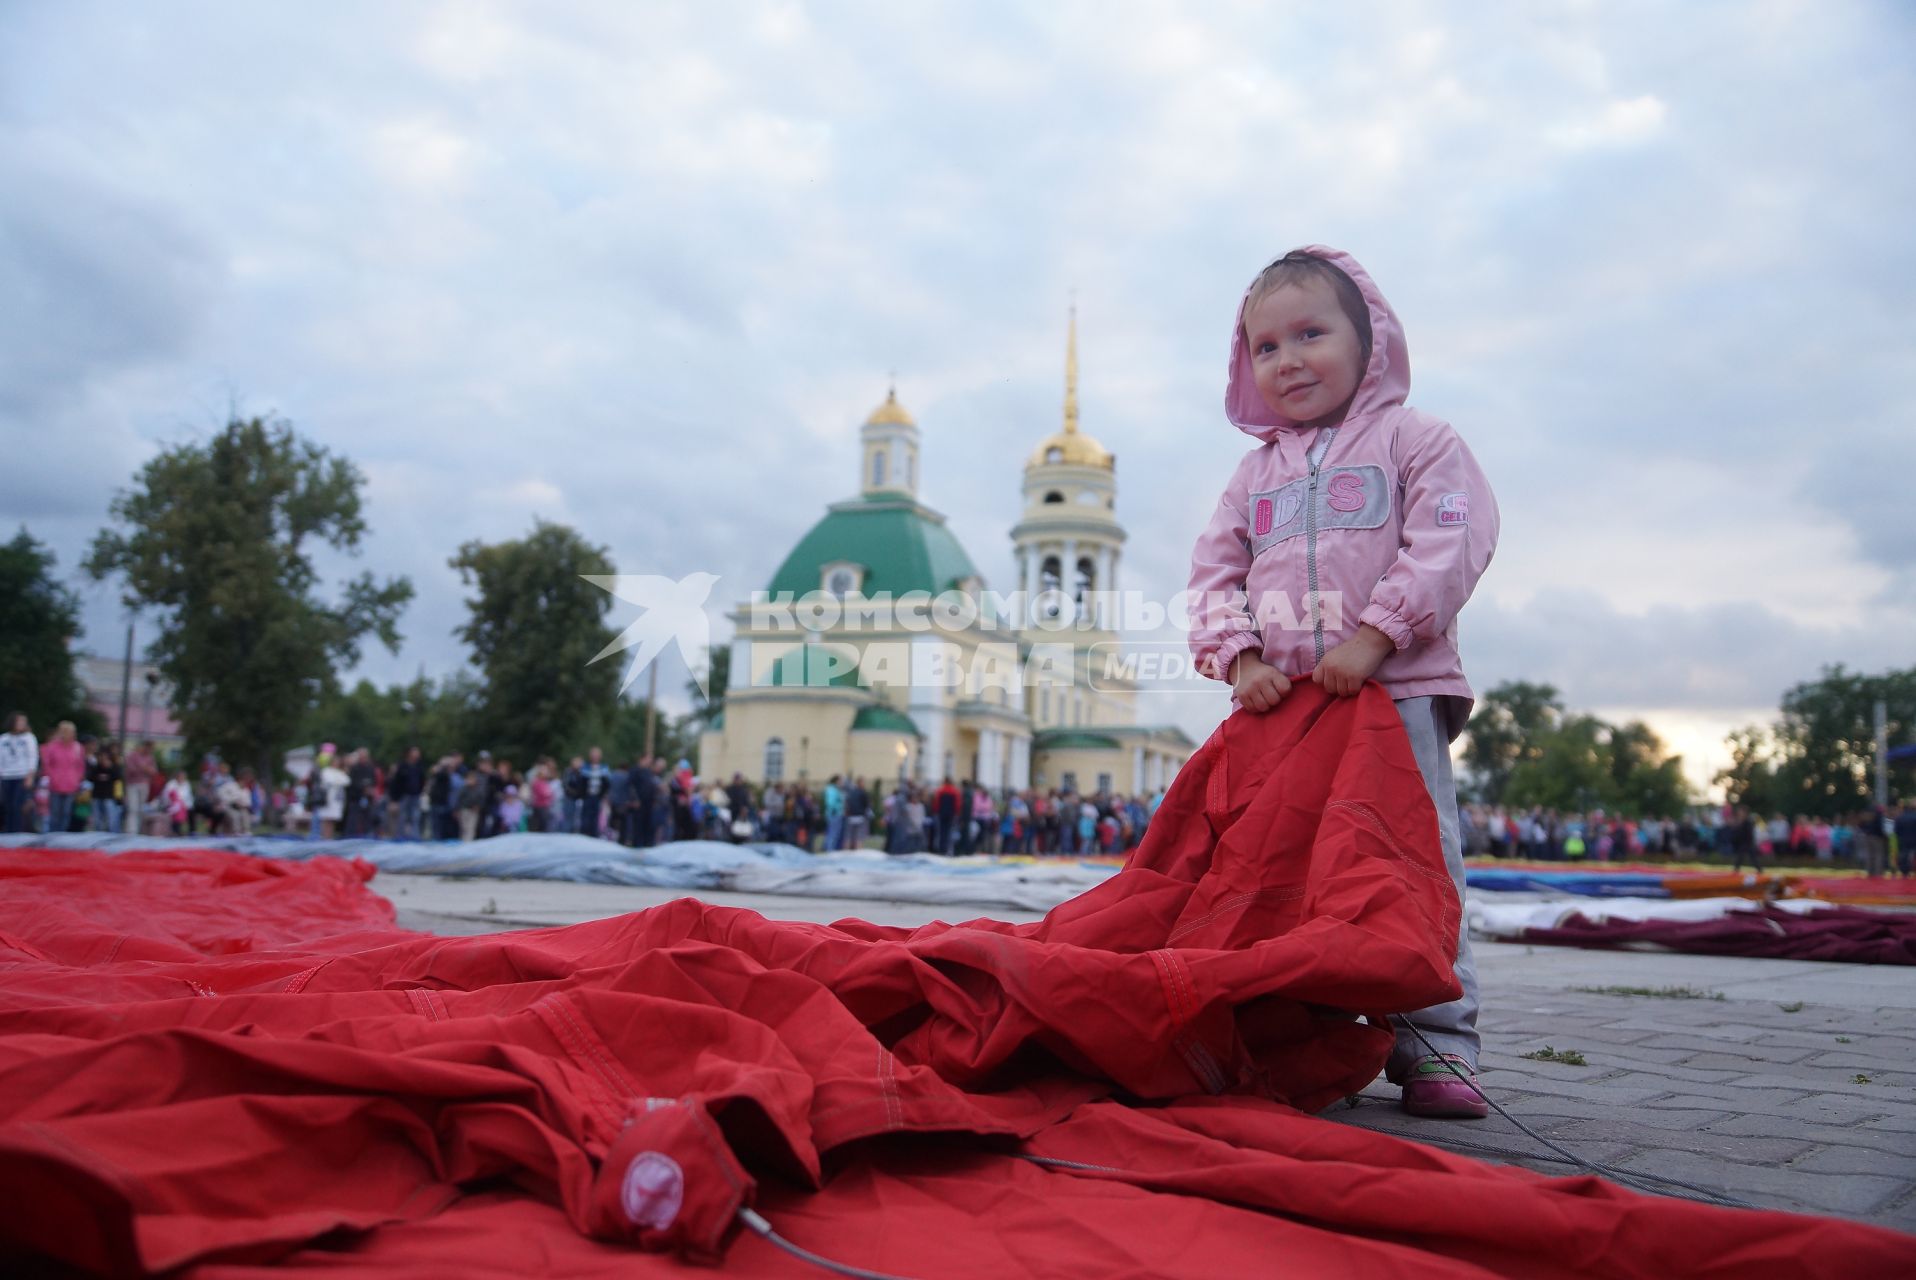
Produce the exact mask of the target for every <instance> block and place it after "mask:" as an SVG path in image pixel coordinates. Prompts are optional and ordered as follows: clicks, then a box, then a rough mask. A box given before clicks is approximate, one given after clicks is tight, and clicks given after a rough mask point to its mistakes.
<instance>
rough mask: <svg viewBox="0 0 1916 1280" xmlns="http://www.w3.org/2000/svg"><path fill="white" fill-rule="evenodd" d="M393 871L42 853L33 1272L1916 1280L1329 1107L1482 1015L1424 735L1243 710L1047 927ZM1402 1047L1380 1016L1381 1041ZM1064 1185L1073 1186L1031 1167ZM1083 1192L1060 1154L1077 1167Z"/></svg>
mask: <svg viewBox="0 0 1916 1280" xmlns="http://www.w3.org/2000/svg"><path fill="white" fill-rule="evenodd" d="M370 874H371V873H370V871H369V869H367V868H365V867H363V866H358V865H354V864H349V863H344V862H339V861H336V860H329V859H315V860H312V861H310V862H274V861H270V860H264V859H254V858H248V857H243V856H239V855H233V854H226V853H218V852H212V851H205V850H199V851H177V852H167V853H151V854H146V853H143V854H126V855H121V856H119V857H106V856H100V855H94V854H76V853H56V852H51V851H43V850H15V851H7V852H4V853H0V1251H4V1253H5V1254H6V1256H9V1257H13V1258H24V1257H29V1256H31V1257H39V1258H42V1259H47V1260H51V1261H53V1262H55V1263H59V1264H65V1265H66V1266H69V1267H72V1268H76V1269H78V1270H80V1271H82V1272H86V1273H92V1274H100V1275H114V1276H118V1275H150V1274H157V1273H161V1272H167V1271H170V1270H174V1269H185V1271H186V1273H187V1274H195V1275H204V1276H239V1275H250V1274H253V1273H254V1272H255V1271H258V1270H261V1269H268V1268H270V1269H273V1270H281V1269H295V1270H298V1271H301V1272H311V1273H316V1274H326V1273H328V1272H329V1271H332V1270H338V1271H340V1272H342V1273H343V1272H345V1271H347V1270H350V1271H352V1273H353V1274H355V1275H358V1276H377V1275H382V1274H391V1275H401V1274H404V1275H414V1274H420V1273H421V1271H422V1269H423V1270H425V1271H432V1272H436V1273H439V1274H447V1275H454V1274H457V1275H472V1276H484V1275H502V1276H503V1275H515V1276H522V1275H528V1274H558V1273H565V1274H581V1275H591V1274H608V1275H609V1274H612V1272H613V1269H614V1268H615V1267H616V1268H618V1269H619V1274H629V1272H630V1269H631V1267H632V1266H633V1265H634V1263H635V1262H636V1261H637V1260H638V1259H639V1258H641V1257H642V1256H643V1252H640V1253H635V1252H634V1250H638V1251H647V1250H672V1251H675V1252H677V1253H679V1254H680V1255H682V1256H684V1257H686V1258H689V1259H694V1260H703V1261H720V1262H722V1263H723V1264H724V1265H725V1266H727V1267H735V1268H737V1269H738V1270H740V1271H741V1272H744V1273H749V1274H755V1275H758V1274H784V1273H792V1274H799V1273H808V1272H806V1271H805V1269H804V1267H803V1266H802V1264H799V1263H797V1262H796V1261H794V1260H791V1259H788V1258H786V1257H785V1256H784V1255H782V1254H777V1253H775V1252H773V1251H772V1246H771V1245H770V1244H768V1243H767V1242H766V1241H764V1240H762V1239H759V1238H758V1237H755V1236H750V1235H746V1236H740V1234H739V1232H738V1228H737V1226H736V1221H737V1213H738V1210H739V1209H740V1208H741V1207H742V1206H756V1208H757V1210H758V1211H759V1212H761V1213H763V1214H765V1215H766V1217H768V1218H770V1219H771V1220H772V1221H773V1222H774V1224H775V1225H777V1226H778V1227H779V1228H780V1229H781V1230H782V1231H783V1232H784V1233H785V1234H786V1235H788V1236H789V1237H791V1238H792V1239H794V1240H796V1241H797V1242H798V1243H799V1244H801V1245H803V1246H805V1247H807V1248H810V1249H812V1250H815V1251H817V1252H819V1253H823V1254H825V1255H827V1256H830V1257H833V1258H836V1259H839V1260H841V1261H844V1262H847V1263H851V1264H854V1265H857V1266H861V1267H866V1268H872V1269H876V1270H880V1271H887V1272H893V1273H896V1274H905V1275H915V1276H927V1277H929V1276H944V1275H951V1276H956V1275H961V1274H962V1275H966V1276H975V1275H977V1274H979V1273H980V1272H979V1270H978V1268H980V1267H989V1268H993V1270H992V1271H991V1272H990V1273H991V1274H1034V1275H1035V1274H1043V1275H1050V1276H1085V1277H1092V1276H1098V1277H1106V1276H1113V1275H1125V1274H1134V1275H1147V1274H1148V1275H1167V1276H1181V1275H1192V1276H1199V1275H1202V1276H1217V1275H1230V1274H1249V1273H1257V1272H1261V1271H1265V1270H1279V1269H1282V1270H1290V1271H1296V1272H1297V1273H1300V1274H1333V1273H1334V1274H1342V1275H1354V1276H1365V1275H1384V1274H1390V1275H1392V1276H1401V1275H1404V1274H1419V1275H1426V1276H1439V1275H1485V1274H1510V1275H1525V1276H1536V1275H1576V1276H1599V1275H1601V1276H1659V1277H1662V1276H1674V1275H1726V1276H1727V1275H1748V1274H1764V1275H1830V1276H1839V1275H1840V1276H1845V1277H1855V1276H1866V1275H1873V1274H1889V1271H1888V1270H1887V1269H1886V1268H1887V1267H1888V1266H1889V1265H1891V1264H1892V1263H1895V1264H1897V1265H1898V1266H1900V1265H1902V1264H1905V1263H1907V1262H1908V1261H1909V1259H1910V1257H1911V1255H1910V1246H1911V1242H1910V1241H1909V1240H1908V1239H1907V1238H1904V1237H1900V1236H1897V1235H1894V1234H1892V1233H1889V1232H1883V1231H1876V1230H1873V1229H1870V1228H1866V1227H1860V1226H1856V1225H1853V1224H1847V1223H1838V1222H1830V1221H1823V1220H1819V1219H1812V1218H1802V1217H1794V1216H1790V1215H1784V1214H1769V1213H1731V1212H1729V1211H1724V1210H1716V1209H1709V1208H1704V1207H1701V1206H1697V1205H1692V1204H1685V1203H1678V1202H1672V1201H1661V1200H1654V1199H1650V1198H1646V1197H1642V1196H1638V1195H1635V1194H1632V1193H1629V1192H1625V1191H1621V1190H1619V1189H1617V1188H1614V1187H1610V1186H1608V1185H1606V1184H1603V1183H1601V1182H1598V1181H1596V1180H1594V1179H1555V1180H1553V1179H1544V1178H1538V1177H1535V1176H1533V1175H1530V1174H1527V1173H1522V1172H1516V1171H1509V1170H1501V1169H1496V1168H1493V1167H1491V1166H1488V1165H1483V1164H1479V1163H1476V1162H1474V1161H1469V1160H1465V1159H1462V1158H1459V1157H1454V1156H1449V1155H1444V1154H1441V1153H1438V1152H1434V1151H1432V1150H1430V1149H1428V1148H1424V1147H1421V1146H1418V1145H1415V1144H1412V1143H1408V1142H1403V1141H1400V1140H1397V1139H1393V1138H1388V1137H1384V1136H1381V1135H1377V1134H1372V1133H1367V1132H1362V1131H1358V1130H1353V1129H1350V1128H1346V1127H1343V1126H1339V1125H1336V1124H1334V1123H1330V1122H1328V1121H1322V1120H1318V1119H1315V1118H1313V1117H1311V1116H1309V1115H1308V1114H1306V1113H1307V1112H1309V1111H1312V1110H1315V1109H1317V1108H1319V1107H1321V1106H1323V1105H1325V1104H1326V1103H1327V1102H1329V1101H1331V1100H1333V1099H1336V1098H1338V1097H1340V1096H1342V1095H1343V1094H1345V1093H1347V1092H1350V1091H1354V1090H1355V1089H1357V1088H1359V1087H1361V1086H1362V1085H1364V1084H1365V1083H1367V1082H1368V1081H1369V1080H1371V1079H1372V1078H1374V1076H1375V1075H1376V1073H1377V1071H1378V1069H1379V1067H1380V1066H1381V1064H1382V1062H1383V1059H1384V1056H1385V1054H1386V1053H1387V1052H1388V1049H1389V1045H1390V1039H1391V1036H1390V1032H1389V1030H1388V1029H1387V1028H1386V1027H1385V1026H1383V1025H1380V1024H1381V1020H1382V1015H1384V1014H1387V1013H1390V1012H1395V1011H1400V1010H1404V1009H1414V1008H1420V1007H1423V1006H1425V1005H1428V1004H1431V1003H1434V1002H1436V1001H1439V1000H1442V999H1446V998H1450V997H1452V996H1454V994H1455V990H1456V989H1455V986H1454V984H1453V978H1452V976H1451V971H1450V966H1451V962H1452V955H1451V947H1452V945H1454V943H1453V940H1454V938H1455V936H1456V924H1457V910H1458V906H1457V902H1456V898H1455V895H1454V892H1453V891H1452V889H1451V887H1450V883H1449V880H1448V878H1447V876H1446V875H1445V874H1444V870H1443V867H1442V862H1441V856H1440V854H1439V851H1438V846H1437V836H1436V819H1435V815H1434V813H1433V812H1432V810H1431V806H1430V802H1429V799H1428V797H1427V796H1426V794H1425V792H1424V789H1423V785H1422V782H1421V780H1420V778H1419V775H1418V772H1417V769H1416V765H1415V762H1414V761H1413V760H1412V758H1411V756H1410V753H1409V747H1408V744H1407V743H1406V742H1405V740H1404V737H1403V733H1402V728H1401V725H1400V723H1399V721H1398V719H1397V716H1396V712H1395V710H1394V709H1393V707H1392V705H1391V703H1390V701H1389V699H1388V698H1387V697H1385V696H1384V695H1383V694H1382V692H1381V691H1379V690H1377V689H1375V688H1372V689H1369V690H1367V691H1366V692H1365V693H1364V694H1362V695H1361V696H1359V697H1357V698H1353V699H1332V698H1328V697H1326V696H1323V695H1321V694H1319V693H1316V692H1315V691H1314V690H1313V689H1312V688H1311V687H1309V686H1305V687H1300V689H1299V690H1298V691H1297V692H1295V693H1294V694H1293V695H1292V697H1291V698H1289V699H1287V700H1286V702H1285V703H1284V705H1283V707H1282V708H1281V709H1280V710H1279V711H1277V712H1273V713H1271V714H1269V715H1265V716H1251V715H1245V714H1240V715H1237V716H1234V717H1232V718H1231V719H1230V720H1229V721H1227V722H1226V723H1225V724H1224V725H1223V726H1222V727H1221V728H1220V730H1219V732H1218V733H1217V734H1216V735H1215V736H1214V737H1213V738H1212V739H1211V740H1210V741H1209V742H1207V743H1206V744H1205V746H1204V747H1203V748H1202V749H1201V750H1200V751H1199V752H1198V754H1197V755H1196V756H1195V757H1194V758H1193V759H1192V761H1191V762H1190V763H1189V765H1187V767H1186V768H1185V769H1184V770H1183V771H1182V773H1181V774H1180V775H1179V777H1178V780H1177V783H1176V785H1175V786H1174V787H1173V789H1172V791H1171V794H1170V795H1169V796H1168V797H1167V799H1166V800H1165V802H1164V805H1163V806H1162V808H1161V809H1160V811H1159V813H1158V814H1157V816H1156V818H1155V819H1154V820H1153V822H1152V825H1151V829H1150V834H1149V837H1148V839H1147V840H1146V842H1145V844H1144V846H1143V847H1142V848H1141V849H1140V850H1139V851H1138V853H1137V855H1136V856H1135V857H1134V858H1133V859H1132V860H1131V862H1130V863H1129V864H1128V865H1127V866H1126V867H1125V869H1124V870H1123V871H1121V872H1120V873H1118V874H1117V875H1116V876H1114V877H1113V878H1112V879H1111V880H1109V881H1108V882H1106V883H1105V884H1103V885H1101V886H1099V887H1098V888H1097V889H1095V890H1093V891H1091V892H1089V893H1087V894H1084V895H1083V896H1081V897H1079V898H1076V899H1074V900H1072V901H1071V902H1068V903H1065V904H1063V905H1062V906H1060V907H1059V908H1057V909H1056V910H1055V911H1053V912H1052V913H1051V914H1050V915H1049V916H1047V917H1046V918H1045V919H1044V920H1042V921H1040V922H1037V923H1034V924H1028V925H1009V924H1004V923H1000V922H996V921H990V920H976V921H971V922H967V923H963V924H945V923H936V924H931V925H926V926H924V927H922V928H917V929H899V928H886V927H881V926H877V925H872V924H867V923H864V922H861V921H855V920H847V921H841V922H839V923H837V924H835V925H831V926H820V925H809V924H793V923H778V922H772V921H767V920H765V919H764V918H763V917H761V916H759V915H757V914H755V913H753V912H749V911H740V910H735V909H727V908H720V907H713V906H708V905H705V904H702V903H699V902H697V901H695V900H692V899H681V900H679V901H677V902H674V903H671V904H668V905H666V906H663V907H660V908H657V909H655V910H652V911H647V912H642V913H639V914H635V915H629V916H623V917H619V918H616V919H611V920H602V921H596V922H593V923H589V924H583V925H577V926H572V927H569V928H563V929H544V930H530V931H524V932H518V933H508V934H498V935H492V936H487V937H477V938H438V937H431V936H425V935H419V934H413V933H408V932H405V931H401V930H398V929H396V928H394V927H393V924H392V919H393V917H392V912H391V908H390V906H389V905H388V904H387V903H386V902H385V901H384V900H383V899H381V898H379V897H378V896H377V895H375V894H373V893H371V892H370V891H369V890H368V889H367V888H366V887H365V882H366V880H367V879H368V878H369V876H370ZM1360 1015H1362V1016H1360ZM1026 1156H1035V1157H1041V1158H1044V1159H1046V1160H1048V1161H1051V1162H1052V1163H1047V1164H1042V1165H1041V1164H1037V1163H1033V1162H1032V1161H1031V1160H1028V1159H1024V1158H1023V1157H1026ZM1060 1162H1062V1163H1060Z"/></svg>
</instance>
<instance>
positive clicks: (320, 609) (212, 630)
mask: <svg viewBox="0 0 1916 1280" xmlns="http://www.w3.org/2000/svg"><path fill="white" fill-rule="evenodd" d="M363 484H364V478H363V477H362V476H361V474H360V472H359V470H358V468H357V467H355V466H354V465H353V464H352V463H351V462H350V461H348V460H347V459H345V458H342V457H337V456H335V455H333V454H331V453H329V452H328V451H326V450H325V449H322V448H320V447H319V446H318V445H316V444H313V443H311V442H309V441H306V440H304V439H302V438H300V437H299V436H298V435H297V434H296V433H295V432H294V430H293V427H292V424H291V423H288V422H286V421H284V420H281V419H266V418H259V417H254V418H249V419H241V418H239V417H237V416H235V417H234V418H233V419H232V420H230V421H229V422H227V424H226V426H225V428H224V429H222V430H221V431H220V432H219V433H218V434H217V435H215V436H213V437H212V438H211V439H209V440H207V441H205V442H204V443H188V444H181V445H175V446H174V447H172V448H169V449H167V450H165V451H163V452H162V453H161V454H160V455H159V456H158V457H156V458H154V459H153V460H152V461H150V462H148V463H147V464H146V466H145V467H143V468H141V470H140V472H139V474H138V475H137V476H136V477H135V481H134V485H133V487H132V488H130V489H127V490H123V491H122V492H121V493H120V494H119V495H118V496H116V497H115V498H114V500H113V505H112V508H111V511H112V516H113V519H114V521H115V522H116V523H117V525H118V526H119V527H117V528H116V527H109V528H107V529H103V530H101V532H100V533H99V535H98V536H97V537H95V539H94V541H93V548H92V552H91V554H90V555H89V556H88V557H87V560H86V565H85V567H86V569H87V571H88V572H89V573H91V574H92V575H93V576H94V577H96V578H104V577H107V576H108V575H111V574H116V573H117V574H120V575H121V576H122V578H123V582H124V593H123V594H124V596H125V599H126V602H127V604H128V605H130V606H133V607H135V608H141V609H152V610H157V611H159V612H160V613H161V615H162V618H163V620H164V621H163V625H162V627H161V630H160V635H159V638H158V639H157V640H155V641H154V642H153V645H152V646H151V649H150V654H151V656H152V658H153V659H154V661H155V662H156V664H157V665H158V666H159V668H160V670H161V672H162V673H163V674H164V675H165V677H166V679H167V682H168V683H169V684H171V685H172V686H173V690H174V712H175V714H176V715H177V716H178V718H179V720H180V723H181V726H182V728H183V729H184V730H185V732H186V737H187V740H188V742H189V743H190V744H191V746H192V747H193V748H194V749H196V750H197V749H203V748H209V747H217V748H219V749H221V750H223V751H225V752H226V753H227V754H228V755H229V756H231V757H232V758H235V759H239V760H246V761H250V762H252V763H253V764H254V765H255V766H256V767H258V768H259V769H261V770H262V771H263V772H262V776H271V766H272V762H273V757H274V754H275V753H276V752H278V751H280V750H282V749H284V748H285V747H287V746H288V745H291V743H292V741H293V739H294V737H295V735H296V734H297V732H298V730H299V727H300V722H301V720H302V718H303V717H304V716H305V715H306V714H307V712H308V711H309V710H310V709H311V707H312V706H313V704H314V703H315V702H316V701H317V700H318V699H319V698H321V697H322V696H324V695H325V694H327V693H328V692H330V691H331V690H332V689H333V688H334V687H335V685H336V677H335V672H336V671H337V670H339V669H340V668H341V667H347V666H351V665H352V664H353V663H355V662H357V661H358V659H359V645H360V641H361V640H362V639H363V638H364V637H365V636H367V635H368V634H371V635H374V636H377V637H378V639H379V640H380V641H381V642H382V643H384V644H385V645H386V646H387V648H389V649H394V650H396V649H397V648H398V645H399V632H398V619H399V614H400V611H401V610H402V609H403V608H404V607H405V604H406V602H407V601H408V600H410V599H411V598H412V584H411V583H409V582H408V581H407V580H406V579H404V578H388V579H386V580H385V581H384V582H383V583H382V582H377V581H375V580H374V578H373V575H372V574H370V573H364V574H361V575H359V576H358V577H356V578H353V579H352V580H350V581H348V582H347V583H346V584H345V587H344V590H343V592H342V595H341V598H340V599H339V600H338V601H337V602H335V603H327V602H326V601H324V600H322V599H320V597H319V595H318V587H319V572H318V570H317V569H316V568H315V566H314V564H313V554H312V553H313V551H314V550H315V549H316V548H317V547H321V546H323V547H328V548H331V549H332V550H333V551H336V552H342V553H347V554H352V553H356V552H357V551H358V549H359V543H360V539H361V538H362V537H363V536H364V535H365V532H366V522H365V519H364V517H363V516H362V515H361V513H360V488H361V486H362V485H363Z"/></svg>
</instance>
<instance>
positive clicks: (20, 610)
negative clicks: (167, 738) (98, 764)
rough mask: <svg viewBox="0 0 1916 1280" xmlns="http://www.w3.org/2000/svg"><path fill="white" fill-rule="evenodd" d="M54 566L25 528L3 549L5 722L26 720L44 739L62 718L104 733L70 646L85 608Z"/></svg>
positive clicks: (0, 662)
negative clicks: (88, 701) (22, 717)
mask: <svg viewBox="0 0 1916 1280" xmlns="http://www.w3.org/2000/svg"><path fill="white" fill-rule="evenodd" d="M53 565H54V558H53V552H51V551H50V550H48V549H47V548H46V547H45V546H43V545H42V544H41V543H39V542H38V541H36V540H35V539H34V538H33V536H32V535H31V534H29V533H28V532H27V531H26V530H25V529H24V528H23V529H21V530H20V532H19V533H17V534H15V535H14V537H13V541H11V542H8V543H5V544H4V545H0V716H11V715H12V714H13V713H14V712H16V711H17V712H20V713H22V714H24V715H25V716H26V717H27V723H28V724H29V725H30V726H31V728H32V729H33V731H34V732H35V733H36V734H38V735H39V736H40V737H42V738H44V737H46V736H47V735H48V734H49V733H51V732H52V731H53V726H54V725H56V724H58V723H59V722H60V721H62V720H71V721H73V722H74V724H75V725H77V726H78V727H79V729H80V731H81V732H82V733H99V732H101V731H102V730H103V729H104V728H105V727H106V725H105V722H104V721H103V720H102V719H101V717H100V715H99V713H98V712H96V711H94V710H93V709H92V708H91V707H89V706H87V705H86V695H85V693H84V691H83V690H82V689H81V688H80V682H79V680H78V679H77V678H76V677H75V676H74V674H73V654H72V651H71V650H69V649H68V648H67V643H68V641H69V640H71V639H72V637H73V636H74V635H75V634H76V633H77V632H78V631H79V629H80V602H79V600H78V599H77V598H76V597H75V596H74V594H73V592H71V591H70V590H68V589H67V588H66V586H65V585H63V584H62V583H61V582H60V581H59V579H58V578H56V577H55V576H54V572H53ZM5 727H6V728H11V727H12V726H11V723H8V724H6V726H5ZM0 732H4V729H0Z"/></svg>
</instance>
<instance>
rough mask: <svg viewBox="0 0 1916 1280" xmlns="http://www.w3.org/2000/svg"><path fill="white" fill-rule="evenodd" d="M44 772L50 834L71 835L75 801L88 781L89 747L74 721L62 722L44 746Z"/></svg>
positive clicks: (42, 770)
mask: <svg viewBox="0 0 1916 1280" xmlns="http://www.w3.org/2000/svg"><path fill="white" fill-rule="evenodd" d="M40 772H41V773H42V774H44V775H45V777H46V783H47V831H48V832H50V833H54V834H58V833H61V832H64V831H67V830H69V829H70V828H71V827H72V825H73V799H74V797H75V796H77V795H78V794H79V792H80V786H81V784H82V783H84V782H85V781H86V747H85V746H83V745H82V744H81V742H80V736H79V733H78V731H76V730H75V729H74V727H73V721H71V720H62V721H61V722H60V723H59V726H58V727H57V728H55V729H54V731H53V736H52V737H51V738H48V739H47V740H46V742H45V743H44V744H43V745H42V746H41V748H40Z"/></svg>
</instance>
